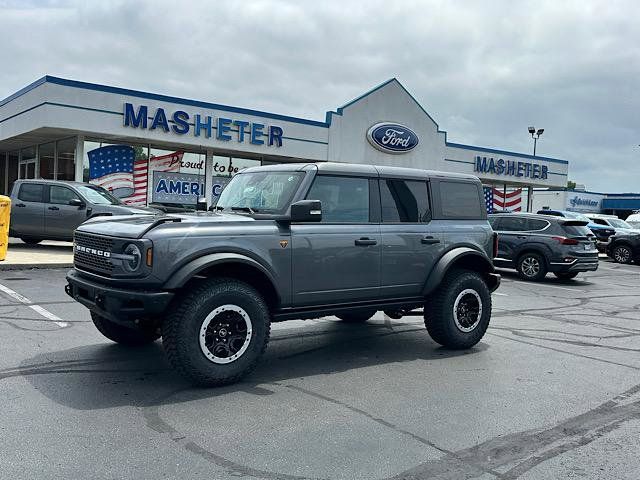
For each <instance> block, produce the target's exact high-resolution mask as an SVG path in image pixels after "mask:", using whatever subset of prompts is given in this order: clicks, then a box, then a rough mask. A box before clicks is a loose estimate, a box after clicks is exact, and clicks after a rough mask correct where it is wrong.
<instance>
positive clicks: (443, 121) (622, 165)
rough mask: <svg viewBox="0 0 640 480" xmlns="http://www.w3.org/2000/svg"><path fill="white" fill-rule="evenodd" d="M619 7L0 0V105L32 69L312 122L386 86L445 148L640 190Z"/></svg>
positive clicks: (636, 28) (635, 17)
mask: <svg viewBox="0 0 640 480" xmlns="http://www.w3.org/2000/svg"><path fill="white" fill-rule="evenodd" d="M639 20H640V13H639V10H638V3H637V1H634V0H629V1H626V2H625V1H620V2H616V1H611V0H608V1H602V2H596V1H588V0H582V1H575V2H570V1H557V0H555V1H543V0H537V1H532V2H524V1H519V2H513V1H496V2H490V1H482V2H477V1H469V2H462V1H451V0H449V1H429V2H427V1H402V0H395V1H390V0H385V1H373V0H367V1H363V2H357V1H352V0H349V1H346V0H342V1H329V0H324V1H290V2H286V1H266V0H265V1H249V0H244V1H242V2H240V1H237V2H236V1H224V2H223V1H207V2H205V1H202V2H191V1H184V0H181V1H178V2H176V1H159V0H154V1H148V2H147V1H122V2H119V1H108V2H93V1H77V2H74V1H51V2H46V1H12V0H9V1H5V0H0V40H1V45H2V47H1V48H0V65H2V67H1V73H0V98H4V97H6V96H8V95H9V94H11V93H13V92H15V91H17V90H18V89H20V88H22V87H24V86H25V85H27V84H29V83H31V82H32V81H34V80H36V79H37V78H40V77H42V76H43V75H45V74H49V75H55V76H60V77H65V78H71V79H76V80H83V81H88V82H96V83H103V84H107V85H117V86H122V87H127V88H131V89H139V90H147V91H152V92H155V93H164V94H168V95H173V96H180V97H187V98H194V99H197V100H204V101H211V102H215V103H222V104H227V105H234V106H240V107H246V108H253V109H259V110H266V111H270V112H274V113H282V114H288V115H294V116H298V117H304V118H310V119H315V120H324V114H325V112H326V111H327V110H330V109H335V108H336V107H339V106H340V105H342V104H344V103H346V102H348V101H349V100H351V99H353V98H355V97H357V96H359V95H360V94H362V93H364V92H365V91H367V90H369V89H370V88H372V87H374V86H376V85H378V84H380V83H382V82H383V81H385V80H387V79H389V78H392V77H396V78H397V79H398V80H399V81H400V82H401V83H402V84H403V85H404V86H405V87H406V88H407V89H408V90H409V91H410V92H411V93H412V94H413V96H414V97H415V98H416V99H417V100H418V102H420V103H421V104H422V106H423V107H424V108H425V109H426V110H427V111H428V112H429V113H430V114H431V116H432V117H433V118H434V120H435V121H436V122H437V123H438V124H439V126H440V128H441V129H442V130H446V131H447V132H448V140H449V141H452V142H456V143H467V144H471V145H481V146H487V147H494V148H500V149H505V150H512V151H517V152H525V153H531V152H532V149H533V142H532V139H531V137H530V136H529V134H528V133H527V127H528V126H529V125H534V126H535V127H537V128H544V129H545V132H544V134H543V135H542V137H541V139H540V141H539V142H538V149H537V153H538V154H539V155H543V156H551V157H556V158H562V159H566V160H569V161H570V165H569V168H570V170H569V178H570V179H572V180H574V181H576V182H578V183H584V184H586V187H587V189H588V190H592V191H604V192H623V191H633V192H640V147H639V146H638V144H640V93H639V91H640V22H639Z"/></svg>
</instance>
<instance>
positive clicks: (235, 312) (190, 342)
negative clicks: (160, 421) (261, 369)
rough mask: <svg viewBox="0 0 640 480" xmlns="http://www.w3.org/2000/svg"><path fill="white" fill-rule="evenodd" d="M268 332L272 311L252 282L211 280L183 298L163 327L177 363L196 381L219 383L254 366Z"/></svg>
mask: <svg viewBox="0 0 640 480" xmlns="http://www.w3.org/2000/svg"><path fill="white" fill-rule="evenodd" d="M269 333H270V315H269V309H268V307H267V305H266V303H265V301H264V299H263V298H262V296H261V295H260V294H259V293H258V292H257V291H256V290H255V289H254V288H253V287H251V286H249V285H247V284H246V283H244V282H240V281H238V280H235V279H214V280H207V281H206V282H204V283H202V284H201V285H199V286H197V287H196V288H194V289H193V290H191V291H190V292H189V293H188V294H186V295H184V296H183V297H179V298H178V299H177V300H176V303H175V304H174V305H173V308H172V311H171V312H170V314H169V315H168V316H167V318H166V320H165V322H164V325H163V329H162V343H163V345H164V348H165V351H166V353H167V358H168V359H169V362H170V363H171V364H172V365H173V367H174V368H175V369H176V370H177V371H178V372H179V373H180V374H182V375H183V376H185V377H187V378H188V379H189V380H191V381H192V382H193V383H195V384H197V385H201V386H219V385H226V384H229V383H233V382H236V381H238V380H239V379H240V378H241V377H243V376H244V375H246V374H247V373H249V372H250V371H251V370H253V368H255V366H256V364H257V363H258V360H259V359H260V357H261V356H262V354H263V352H264V350H265V348H266V346H267V342H268V341H269Z"/></svg>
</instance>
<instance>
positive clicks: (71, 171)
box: [56, 137, 76, 180]
mask: <svg viewBox="0 0 640 480" xmlns="http://www.w3.org/2000/svg"><path fill="white" fill-rule="evenodd" d="M75 158H76V137H71V138H65V139H63V140H58V143H57V167H56V179H57V180H75V179H76V178H75V177H76V173H75Z"/></svg>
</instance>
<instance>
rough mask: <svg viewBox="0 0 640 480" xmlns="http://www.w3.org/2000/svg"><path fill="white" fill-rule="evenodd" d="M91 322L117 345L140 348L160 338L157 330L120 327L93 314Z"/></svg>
mask: <svg viewBox="0 0 640 480" xmlns="http://www.w3.org/2000/svg"><path fill="white" fill-rule="evenodd" d="M91 320H93V324H94V325H95V326H96V328H97V329H98V331H99V332H100V333H101V334H102V335H104V336H105V337H107V338H108V339H109V340H112V341H114V342H116V343H121V344H122V345H129V346H140V345H146V344H148V343H152V342H155V341H156V340H157V339H159V338H160V334H159V333H158V331H157V329H155V328H153V329H136V328H129V327H125V326H124V325H118V324H117V323H114V322H112V321H111V320H108V319H106V318H105V317H102V316H100V315H98V314H97V313H94V312H91Z"/></svg>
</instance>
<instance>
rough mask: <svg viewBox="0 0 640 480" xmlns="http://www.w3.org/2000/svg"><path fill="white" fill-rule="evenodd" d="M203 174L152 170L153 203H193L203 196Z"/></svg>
mask: <svg viewBox="0 0 640 480" xmlns="http://www.w3.org/2000/svg"><path fill="white" fill-rule="evenodd" d="M204 191H205V190H204V175H195V174H192V173H178V172H176V173H172V172H158V171H156V172H153V194H152V200H153V202H154V203H175V204H182V205H195V204H196V203H198V198H201V197H204Z"/></svg>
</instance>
